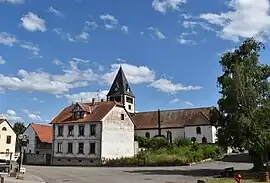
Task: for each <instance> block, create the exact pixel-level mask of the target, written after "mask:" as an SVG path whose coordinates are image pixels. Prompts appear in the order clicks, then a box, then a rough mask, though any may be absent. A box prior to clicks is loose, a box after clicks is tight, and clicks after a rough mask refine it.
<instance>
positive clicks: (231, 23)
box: [0, 0, 270, 124]
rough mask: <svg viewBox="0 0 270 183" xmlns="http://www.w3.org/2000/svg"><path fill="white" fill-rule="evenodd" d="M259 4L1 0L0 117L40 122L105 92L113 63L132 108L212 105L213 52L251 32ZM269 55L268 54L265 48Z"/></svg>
mask: <svg viewBox="0 0 270 183" xmlns="http://www.w3.org/2000/svg"><path fill="white" fill-rule="evenodd" d="M269 9H270V2H269V1H268V0H227V1H225V0H204V1H198V0H136V1H134V0H132V1H131V0H118V1H112V0H91V1H90V0H69V1H64V0H62V1H60V0H59V1H55V0H54V1H53V0H46V1H44V0H0V117H2V118H7V119H8V120H9V121H10V122H11V123H14V122H17V121H20V122H24V123H25V124H28V123H49V122H50V120H51V119H52V118H53V117H55V116H56V115H57V114H58V113H59V112H60V111H61V110H62V109H63V108H64V107H66V106H67V105H70V104H71V103H72V102H75V101H81V99H82V100H83V101H89V100H91V98H104V97H105V96H106V94H107V92H108V90H109V89H110V85H111V83H112V81H113V79H114V77H115V75H116V73H117V71H118V69H119V67H120V65H121V66H122V68H123V70H124V72H125V74H126V77H127V79H128V81H129V84H130V85H131V89H132V91H133V93H134V95H135V97H136V106H135V108H136V111H139V112H140V111H152V110H157V109H177V108H191V107H208V106H217V100H218V99H219V97H220V95H219V93H218V91H219V88H218V87H217V77H218V76H220V75H221V74H222V70H221V67H220V65H219V60H220V56H221V55H222V54H223V53H225V52H227V51H232V50H233V49H234V48H235V47H236V46H238V45H240V44H241V43H242V42H243V40H244V39H246V38H249V37H255V38H256V39H258V40H260V41H262V42H263V43H264V44H265V46H266V50H265V51H263V52H262V53H261V57H260V61H261V62H262V63H265V64H269V63H270V62H269V54H268V53H267V49H268V45H269V38H270V13H269V12H270V11H269ZM268 52H269V51H268Z"/></svg>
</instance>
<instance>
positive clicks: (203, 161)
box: [189, 158, 213, 166]
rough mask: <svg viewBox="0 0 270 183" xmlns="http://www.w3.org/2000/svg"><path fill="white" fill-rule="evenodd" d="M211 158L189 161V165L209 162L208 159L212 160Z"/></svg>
mask: <svg viewBox="0 0 270 183" xmlns="http://www.w3.org/2000/svg"><path fill="white" fill-rule="evenodd" d="M212 160H213V159H212V158H208V159H204V160H202V161H199V162H194V163H189V166H191V165H197V164H200V163H205V162H209V161H212Z"/></svg>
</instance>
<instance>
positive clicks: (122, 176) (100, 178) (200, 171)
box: [26, 161, 252, 183]
mask: <svg viewBox="0 0 270 183" xmlns="http://www.w3.org/2000/svg"><path fill="white" fill-rule="evenodd" d="M229 166H234V168H235V169H239V170H247V169H250V168H252V164H249V163H229V162H221V161H215V162H208V163H204V164H197V165H192V166H182V167H129V168H108V167H48V166H26V169H27V170H26V171H27V172H28V173H29V174H32V175H36V176H39V177H41V178H42V179H43V180H44V181H45V182H47V183H60V182H61V183H63V182H67V183H69V182H70V183H99V182H100V183H112V182H115V183H144V182H147V183H195V182H196V181H197V180H198V179H201V178H203V177H211V176H215V175H219V174H220V172H221V171H222V169H224V168H226V167H229ZM29 183H30V182H29Z"/></svg>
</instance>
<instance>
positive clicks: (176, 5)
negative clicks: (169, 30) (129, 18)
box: [152, 0, 187, 13]
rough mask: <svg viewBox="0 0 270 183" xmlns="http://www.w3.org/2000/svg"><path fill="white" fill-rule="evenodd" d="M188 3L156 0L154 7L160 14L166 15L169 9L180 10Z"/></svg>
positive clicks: (180, 0)
mask: <svg viewBox="0 0 270 183" xmlns="http://www.w3.org/2000/svg"><path fill="white" fill-rule="evenodd" d="M186 2H187V1H186V0H154V1H153V2H152V7H153V8H154V10H156V11H158V12H161V13H166V12H167V10H168V9H172V10H179V9H180V6H181V5H182V4H184V3H186Z"/></svg>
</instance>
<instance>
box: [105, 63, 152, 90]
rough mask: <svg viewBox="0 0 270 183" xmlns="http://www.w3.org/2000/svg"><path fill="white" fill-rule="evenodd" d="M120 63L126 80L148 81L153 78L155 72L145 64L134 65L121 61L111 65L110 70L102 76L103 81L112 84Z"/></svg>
mask: <svg viewBox="0 0 270 183" xmlns="http://www.w3.org/2000/svg"><path fill="white" fill-rule="evenodd" d="M120 65H121V67H122V69H123V71H124V72H125V75H126V77H127V80H128V82H129V83H131V84H140V83H150V82H153V81H154V79H155V72H154V71H152V70H150V69H149V68H148V67H147V66H135V65H130V64H127V63H122V64H112V65H111V71H110V72H108V73H106V74H105V75H104V76H103V77H102V78H103V80H104V81H105V83H107V84H109V85H110V84H112V82H113V80H114V78H115V76H116V74H117V72H118V70H119V67H120Z"/></svg>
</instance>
